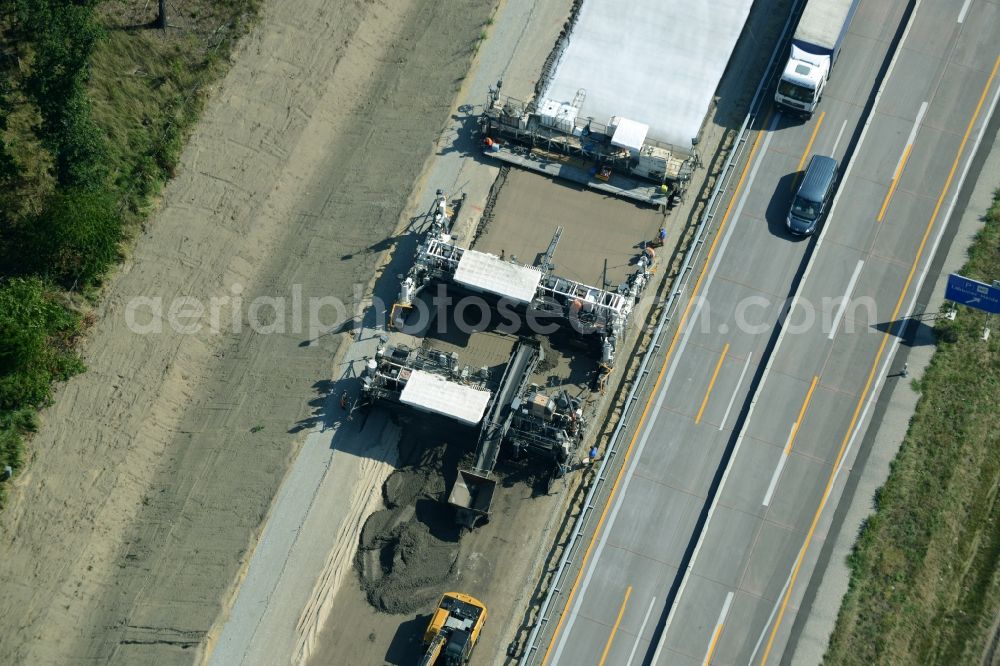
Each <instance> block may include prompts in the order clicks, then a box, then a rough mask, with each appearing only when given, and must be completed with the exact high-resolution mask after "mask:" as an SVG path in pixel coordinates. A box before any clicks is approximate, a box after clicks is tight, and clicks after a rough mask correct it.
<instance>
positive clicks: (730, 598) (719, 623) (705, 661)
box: [701, 590, 733, 666]
mask: <svg viewBox="0 0 1000 666" xmlns="http://www.w3.org/2000/svg"><path fill="white" fill-rule="evenodd" d="M732 603H733V592H732V590H730V591H729V592H727V593H726V600H725V601H723V602H722V610H721V611H719V619H718V620H716V621H715V625H714V626H713V627H712V633H711V634H710V635H709V637H708V645H707V646H705V658H704V659H702V660H701V663H702V664H703V665H704V666H708V664H710V663H711V662H709V658H710V657H711V656H712V655H711V654H709V653H710V652H711V651H712V643H714V642H715V640H716V639H715V632H717V631H718V630H719V627H720V626H722V623H723V622H725V621H726V616H727V615H729V606H730V605H731V604H732Z"/></svg>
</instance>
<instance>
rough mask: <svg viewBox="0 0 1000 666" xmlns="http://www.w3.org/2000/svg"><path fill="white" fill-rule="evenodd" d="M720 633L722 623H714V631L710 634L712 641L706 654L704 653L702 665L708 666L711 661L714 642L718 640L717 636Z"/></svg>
mask: <svg viewBox="0 0 1000 666" xmlns="http://www.w3.org/2000/svg"><path fill="white" fill-rule="evenodd" d="M721 635H722V625H721V624H719V625H716V627H715V633H713V634H712V642H711V643H709V645H708V654H706V655H705V661H703V662H702V664H703V666H708V665H709V664H711V663H712V655H713V654H714V653H715V644H716V643H718V642H719V636H721Z"/></svg>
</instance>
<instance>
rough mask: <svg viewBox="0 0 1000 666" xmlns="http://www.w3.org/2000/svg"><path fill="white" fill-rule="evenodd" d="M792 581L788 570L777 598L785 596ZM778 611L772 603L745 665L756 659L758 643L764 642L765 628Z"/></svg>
mask: <svg viewBox="0 0 1000 666" xmlns="http://www.w3.org/2000/svg"><path fill="white" fill-rule="evenodd" d="M791 582H792V572H791V571H789V572H788V578H786V579H785V584H784V585H782V586H781V593H780V594H779V595H778V599H784V598H785V592H787V591H788V585H789V584H790V583H791ZM777 612H778V604H777V603H775V604H774V608H772V609H771V614H770V615H768V616H767V622H765V623H764V631H762V632H761V633H760V637H759V638H757V644H756V645H754V646H753V652H751V653H750V661H748V662H747V666H752V665H753V663H754V661H756V659H757V652H758V651H760V644H761V643H763V642H764V634H766V633H767V628H768V627H770V626H771V622H772V621H773V620H774V614H775V613H777Z"/></svg>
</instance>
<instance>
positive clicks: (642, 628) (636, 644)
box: [625, 597, 656, 666]
mask: <svg viewBox="0 0 1000 666" xmlns="http://www.w3.org/2000/svg"><path fill="white" fill-rule="evenodd" d="M655 604H656V597H653V598H652V599H650V600H649V608H647V609H646V615H645V616H644V617H643V618H642V624H640V625H639V633H637V634H636V635H635V642H634V643H632V651H631V652H629V653H628V660H626V661H625V666H632V660H633V659H635V653H636V650H638V649H639V643H641V642H642V632H643V631H645V630H646V623H647V622H649V614H650V613H652V612H653V606H654V605H655Z"/></svg>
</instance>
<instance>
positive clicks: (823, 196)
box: [785, 155, 837, 236]
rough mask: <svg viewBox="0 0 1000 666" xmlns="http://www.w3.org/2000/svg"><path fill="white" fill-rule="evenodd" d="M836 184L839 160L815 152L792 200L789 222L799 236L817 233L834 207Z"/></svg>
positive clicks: (789, 226) (791, 229)
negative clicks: (832, 203)
mask: <svg viewBox="0 0 1000 666" xmlns="http://www.w3.org/2000/svg"><path fill="white" fill-rule="evenodd" d="M836 186H837V160H835V159H833V158H832V157H827V156H825V155H813V156H812V159H810V160H809V166H807V167H806V172H805V175H804V176H803V177H802V183H801V184H800V185H799V188H798V190H796V191H795V197H794V198H793V199H792V208H791V210H789V211H788V218H787V220H786V221H785V223H786V224H787V225H788V230H789V231H790V232H792V233H793V234H796V235H797V236H808V235H809V234H811V233H813V232H815V231H816V228H817V227H818V226H819V223H820V222H821V221H822V219H823V216H824V215H825V214H826V211H827V208H829V206H830V201H831V199H833V192H834V190H836V189H837V188H836Z"/></svg>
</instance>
